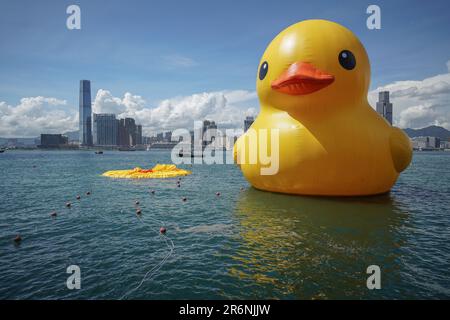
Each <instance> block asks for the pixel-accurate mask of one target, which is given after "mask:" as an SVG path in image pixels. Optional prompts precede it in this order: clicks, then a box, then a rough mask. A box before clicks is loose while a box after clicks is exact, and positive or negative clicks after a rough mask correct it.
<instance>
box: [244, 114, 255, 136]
mask: <svg viewBox="0 0 450 320" xmlns="http://www.w3.org/2000/svg"><path fill="white" fill-rule="evenodd" d="M254 121H255V119H254V118H253V117H246V118H245V120H244V132H246V131H247V130H248V128H250V126H251V125H252V124H253V122H254Z"/></svg>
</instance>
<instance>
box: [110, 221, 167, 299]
mask: <svg viewBox="0 0 450 320" xmlns="http://www.w3.org/2000/svg"><path fill="white" fill-rule="evenodd" d="M137 218H138V220H139V221H140V222H141V223H142V224H143V225H147V226H148V224H146V223H144V222H143V221H142V218H141V217H139V216H138V217H137ZM149 218H150V219H152V220H153V221H155V222H156V223H158V224H160V225H163V224H162V223H161V222H162V221H159V220H157V219H155V218H153V217H149ZM160 236H161V237H163V239H164V241H165V243H166V245H167V248H168V249H169V252H167V254H166V255H165V256H164V258H163V259H162V260H161V261H160V262H159V263H158V264H157V265H155V266H154V267H153V268H151V269H150V270H148V271H147V272H146V273H145V275H144V277H143V278H142V280H141V282H139V284H138V285H137V286H136V287H135V288H133V289H131V290H129V291H128V292H126V293H125V294H124V295H123V296H122V297H120V299H119V300H123V299H124V298H125V297H127V296H128V295H130V294H131V293H133V292H135V291H136V290H138V289H139V288H140V287H141V286H142V284H143V283H144V282H145V281H146V280H147V278H148V279H151V278H152V277H153V276H154V275H155V274H156V273H157V272H158V271H159V270H160V269H161V268H162V266H163V265H164V264H165V263H166V261H167V259H169V258H170V256H171V255H172V253H173V250H174V249H175V245H174V244H173V241H172V239H170V238H169V237H168V236H166V235H165V234H161V233H160Z"/></svg>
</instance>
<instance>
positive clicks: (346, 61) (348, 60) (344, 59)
mask: <svg viewBox="0 0 450 320" xmlns="http://www.w3.org/2000/svg"><path fill="white" fill-rule="evenodd" d="M339 63H340V64H341V66H342V67H343V68H344V69H347V70H352V69H353V68H355V66H356V59H355V56H354V55H353V53H351V52H350V51H348V50H343V51H341V53H339Z"/></svg>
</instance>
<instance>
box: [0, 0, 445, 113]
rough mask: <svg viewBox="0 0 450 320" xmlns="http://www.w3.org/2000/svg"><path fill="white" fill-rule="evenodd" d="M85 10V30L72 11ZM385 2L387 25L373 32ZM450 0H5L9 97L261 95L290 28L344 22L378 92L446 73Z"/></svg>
mask: <svg viewBox="0 0 450 320" xmlns="http://www.w3.org/2000/svg"><path fill="white" fill-rule="evenodd" d="M70 4H78V5H79V6H80V7H81V14H82V29H81V30H68V29H67V28H66V26H65V23H66V18H67V14H66V13H65V10H66V8H67V6H68V5H70ZM369 4H378V5H379V6H380V7H381V10H382V29H381V30H376V31H370V30H368V29H367V28H366V19H367V14H366V13H365V11H366V8H367V6H368V5H369ZM449 8H450V4H449V3H448V1H429V2H423V1H339V4H337V2H336V1H319V0H314V1H300V0H296V1H271V2H268V1H230V0H227V1H213V0H209V1H195V0H192V1H170V0H169V1H167V0H166V1H98V0H94V1H92V0H91V1H20V0H19V1H2V2H1V4H0V38H1V43H2V49H1V50H0V61H1V72H0V100H1V101H6V102H7V103H10V104H14V103H16V102H17V101H18V100H19V99H20V98H22V97H29V96H39V95H41V96H50V97H55V98H58V99H66V100H68V101H69V103H70V104H71V105H76V104H77V98H78V97H77V94H78V81H79V80H80V79H91V80H92V82H93V83H92V87H93V91H95V90H96V89H98V88H107V89H108V90H110V91H111V92H113V93H114V94H116V95H119V96H120V95H123V94H124V93H125V92H127V91H131V92H133V93H136V94H139V95H141V96H143V97H144V98H145V99H147V100H148V101H150V102H155V103H156V102H157V101H159V100H161V99H164V98H170V97H173V96H185V95H189V94H193V93H197V92H204V91H207V92H208V91H217V90H227V89H228V90H234V89H244V90H254V87H255V72H256V69H257V66H258V61H259V58H260V56H261V55H262V53H263V51H264V49H265V47H266V46H267V44H268V43H269V42H270V40H271V39H272V38H273V37H274V36H275V35H276V34H277V33H278V32H279V31H281V30H282V29H284V28H285V27H287V26H288V25H290V24H292V23H295V22H297V21H300V20H304V19H310V18H323V19H329V20H333V21H336V22H339V23H341V24H343V25H345V26H347V27H348V28H350V29H351V30H353V31H354V32H355V33H356V34H357V36H358V37H359V38H360V39H361V40H362V42H363V43H364V45H365V46H366V49H367V51H368V53H369V56H370V59H371V64H372V88H375V87H377V86H380V85H383V84H387V83H390V82H393V81H396V80H414V79H423V78H425V77H427V76H431V75H434V74H439V73H443V72H444V71H445V70H446V66H445V63H446V62H447V61H448V60H449V59H450V41H448V40H449V37H448V32H449V30H450V19H449Z"/></svg>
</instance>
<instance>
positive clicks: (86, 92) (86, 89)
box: [79, 80, 93, 146]
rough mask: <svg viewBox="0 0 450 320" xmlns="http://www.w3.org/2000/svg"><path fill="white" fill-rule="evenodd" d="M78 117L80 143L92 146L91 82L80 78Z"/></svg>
mask: <svg viewBox="0 0 450 320" xmlns="http://www.w3.org/2000/svg"><path fill="white" fill-rule="evenodd" d="M79 118H80V120H79V126H80V128H79V129H80V144H81V145H82V146H92V142H93V141H92V106H91V82H90V81H89V80H80V101H79Z"/></svg>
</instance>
